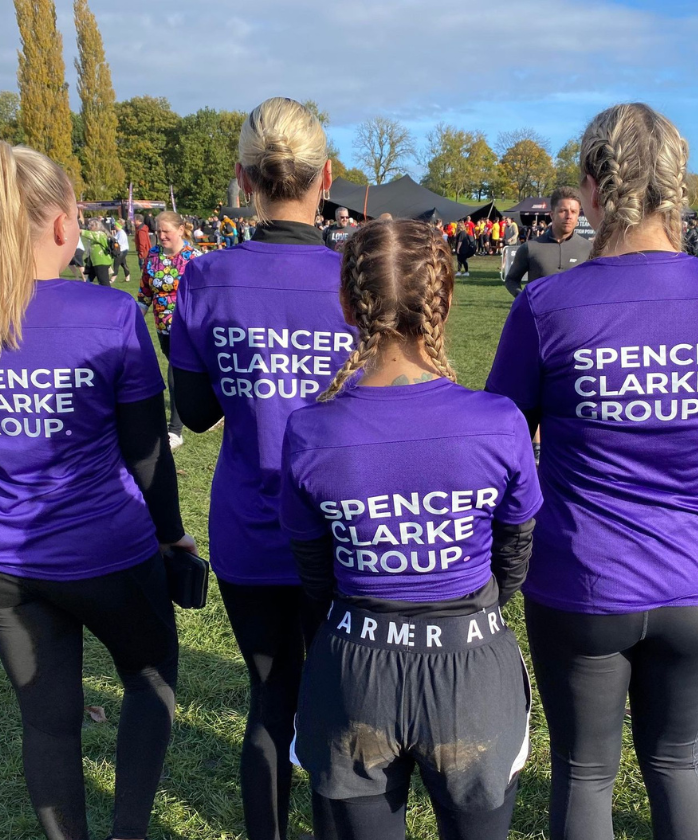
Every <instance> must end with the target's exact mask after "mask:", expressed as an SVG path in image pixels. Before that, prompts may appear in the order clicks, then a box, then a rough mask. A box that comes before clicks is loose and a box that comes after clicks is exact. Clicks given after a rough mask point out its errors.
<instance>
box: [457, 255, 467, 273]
mask: <svg viewBox="0 0 698 840" xmlns="http://www.w3.org/2000/svg"><path fill="white" fill-rule="evenodd" d="M456 259H457V260H458V269H457V270H458V271H460V270H461V267H462V268H463V271H469V269H468V260H467V259H466V258H465V257H461V255H460V254H457V255H456Z"/></svg>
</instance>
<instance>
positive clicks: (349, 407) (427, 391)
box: [281, 379, 541, 602]
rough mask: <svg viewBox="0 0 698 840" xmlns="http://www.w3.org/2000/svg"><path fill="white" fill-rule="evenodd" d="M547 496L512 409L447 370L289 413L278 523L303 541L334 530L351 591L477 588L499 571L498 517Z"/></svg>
mask: <svg viewBox="0 0 698 840" xmlns="http://www.w3.org/2000/svg"><path fill="white" fill-rule="evenodd" d="M540 504H541V495H540V489H539V487H538V479H537V476H536V468H535V462H534V460H533V453H532V450H531V441H530V436H529V434H528V426H527V425H526V421H525V420H524V418H523V416H522V415H521V413H520V412H519V411H518V409H517V408H516V406H515V405H514V404H513V403H512V402H511V401H510V400H507V399H503V398H502V397H498V396H495V395H494V394H486V393H483V392H475V391H468V390H466V389H465V388H462V387H461V386H459V385H454V384H453V383H452V382H450V381H449V380H448V379H435V380H433V381H432V382H426V383H424V384H418V385H402V386H394V387H386V388H372V387H365V386H363V387H362V386H358V387H354V388H352V389H350V390H347V391H346V392H345V393H343V394H341V395H340V396H338V397H336V398H335V399H334V400H332V401H331V402H329V403H326V404H322V403H320V404H317V405H315V406H312V407H310V408H306V409H303V410H302V411H297V412H296V413H295V414H293V415H292V416H291V418H290V419H289V422H288V427H287V431H286V438H285V441H284V474H283V493H282V505H281V521H282V525H283V527H284V530H285V531H286V533H287V534H288V535H289V536H290V537H292V538H294V539H297V540H312V539H317V538H319V537H321V536H323V535H324V534H327V533H328V532H330V531H331V533H332V535H333V542H334V571H335V577H336V580H337V585H338V588H339V591H340V592H341V593H342V594H344V595H348V596H369V597H373V598H382V599H387V600H398V601H422V602H430V601H444V600H448V599H451V598H459V597H462V596H463V595H467V594H469V593H471V592H474V591H475V590H477V589H479V588H480V587H482V586H484V585H485V584H486V583H487V581H488V580H489V579H490V577H491V575H492V572H491V568H490V559H491V549H492V519H493V518H495V519H497V520H499V521H500V522H504V523H509V524H521V523H522V522H526V521H527V520H528V519H530V518H531V517H532V516H533V515H534V514H535V512H536V511H537V510H538V508H539V507H540Z"/></svg>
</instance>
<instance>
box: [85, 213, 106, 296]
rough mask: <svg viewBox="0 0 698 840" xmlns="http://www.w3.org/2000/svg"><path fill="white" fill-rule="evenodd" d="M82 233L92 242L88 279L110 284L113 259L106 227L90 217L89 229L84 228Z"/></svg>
mask: <svg viewBox="0 0 698 840" xmlns="http://www.w3.org/2000/svg"><path fill="white" fill-rule="evenodd" d="M81 235H82V237H83V239H85V240H86V241H88V242H89V243H90V252H89V255H88V257H87V262H86V268H87V271H86V274H87V279H88V280H90V281H92V280H95V279H96V280H97V282H98V283H99V285H100V286H109V285H110V282H111V281H110V279H109V275H110V272H111V268H112V263H113V260H112V256H111V253H110V252H109V238H108V236H107V231H106V228H105V227H104V225H103V224H102V222H100V221H98V220H97V219H90V221H89V222H88V223H87V230H84V231H83V232H82V234H81Z"/></svg>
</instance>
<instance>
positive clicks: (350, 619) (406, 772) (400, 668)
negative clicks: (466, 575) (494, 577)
mask: <svg viewBox="0 0 698 840" xmlns="http://www.w3.org/2000/svg"><path fill="white" fill-rule="evenodd" d="M529 712H530V688H529V684H528V677H527V675H526V669H525V666H524V665H523V660H522V658H521V653H520V651H519V647H518V645H517V643H516V639H515V637H514V635H513V633H512V632H511V631H510V630H509V629H508V628H507V627H506V625H504V623H503V621H502V619H501V615H500V613H499V611H498V609H496V608H495V609H494V610H490V611H488V612H479V613H475V614H473V615H468V616H456V617H451V618H440V619H424V618H419V619H418V618H404V617H401V616H397V615H395V614H380V613H371V612H367V611H365V610H358V609H353V608H352V607H349V606H347V605H346V604H344V603H342V602H339V601H338V602H335V604H334V605H333V608H332V611H331V612H330V616H329V618H328V620H327V622H326V623H325V624H324V625H323V626H322V627H321V628H320V630H319V631H318V634H317V636H316V638H315V641H314V642H313V645H312V648H311V650H310V653H309V654H308V659H307V662H306V665H305V670H304V672H303V681H302V685H301V691H300V698H299V704H298V714H297V719H296V726H297V737H296V743H295V749H296V755H297V757H298V759H299V761H300V764H301V765H302V766H303V767H304V768H305V769H306V770H307V771H308V772H309V773H310V777H311V783H312V786H313V789H314V790H315V791H317V792H318V793H319V794H321V795H322V796H325V797H327V798H328V799H351V798H354V797H361V796H375V795H378V794H381V793H385V792H387V791H390V790H393V789H395V788H398V787H400V786H404V785H406V784H407V783H408V780H409V777H410V775H411V773H412V770H413V769H414V766H415V764H416V765H417V766H418V767H419V770H420V773H421V775H422V779H423V780H424V783H425V785H426V787H427V789H428V791H429V794H430V795H431V796H432V798H434V799H435V800H437V801H438V802H439V803H440V804H442V805H443V806H444V807H445V808H448V809H451V810H453V811H471V810H492V809H494V808H497V807H499V806H500V805H501V804H502V803H503V801H504V794H505V791H506V789H507V787H508V786H509V784H510V782H511V780H512V779H513V777H514V776H515V775H516V773H517V772H518V771H519V770H520V769H521V767H522V766H523V764H524V762H525V760H526V758H527V755H528V717H529Z"/></svg>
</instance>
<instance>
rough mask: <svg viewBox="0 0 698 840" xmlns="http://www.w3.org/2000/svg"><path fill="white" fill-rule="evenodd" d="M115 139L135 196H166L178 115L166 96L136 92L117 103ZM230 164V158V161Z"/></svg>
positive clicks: (149, 197) (127, 178)
mask: <svg viewBox="0 0 698 840" xmlns="http://www.w3.org/2000/svg"><path fill="white" fill-rule="evenodd" d="M116 118H117V130H116V142H117V149H118V155H119V160H120V161H121V165H122V166H123V168H124V173H125V175H126V183H129V182H130V181H133V184H134V189H135V195H136V197H137V198H146V199H156V200H157V199H159V200H166V199H168V198H169V191H170V183H171V181H170V177H171V174H170V173H171V167H170V166H169V164H170V161H171V149H170V146H169V144H170V141H171V138H172V137H173V136H176V131H175V129H176V127H177V126H178V125H179V123H180V120H181V117H180V116H179V115H178V114H175V112H174V111H173V110H172V108H171V107H170V103H169V102H168V101H167V99H165V98H162V97H160V98H154V97H152V96H136V97H134V98H133V99H127V100H125V101H124V102H117V103H116ZM231 168H232V162H231Z"/></svg>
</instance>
